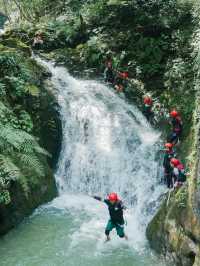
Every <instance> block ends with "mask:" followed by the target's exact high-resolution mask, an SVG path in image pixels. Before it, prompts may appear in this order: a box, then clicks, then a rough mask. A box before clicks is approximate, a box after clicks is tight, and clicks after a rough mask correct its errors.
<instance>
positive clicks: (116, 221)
mask: <svg viewBox="0 0 200 266" xmlns="http://www.w3.org/2000/svg"><path fill="white" fill-rule="evenodd" d="M93 198H94V199H96V200H99V201H103V202H105V203H106V204H107V206H108V210H109V214H110V219H109V221H108V223H107V226H106V229H105V235H106V241H109V240H110V236H109V235H110V232H111V231H112V230H113V229H114V228H115V229H116V231H117V235H118V236H119V237H120V238H125V239H126V240H128V237H127V236H126V235H125V232H124V224H125V222H124V216H123V210H125V209H126V207H125V206H124V205H123V202H122V201H121V200H120V199H119V197H118V195H117V194H116V193H110V194H109V195H108V198H106V199H104V200H102V198H101V197H97V196H94V197H93Z"/></svg>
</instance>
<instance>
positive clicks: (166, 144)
mask: <svg viewBox="0 0 200 266" xmlns="http://www.w3.org/2000/svg"><path fill="white" fill-rule="evenodd" d="M173 146H174V145H173V144H172V143H165V148H168V149H172V148H173Z"/></svg>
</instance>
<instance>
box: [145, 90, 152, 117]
mask: <svg viewBox="0 0 200 266" xmlns="http://www.w3.org/2000/svg"><path fill="white" fill-rule="evenodd" d="M143 102H144V111H143V113H144V115H145V116H146V118H147V120H150V119H151V118H152V116H153V112H152V106H153V100H152V98H151V97H150V96H149V95H146V96H145V97H144V101H143Z"/></svg>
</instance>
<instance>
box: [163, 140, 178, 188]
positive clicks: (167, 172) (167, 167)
mask: <svg viewBox="0 0 200 266" xmlns="http://www.w3.org/2000/svg"><path fill="white" fill-rule="evenodd" d="M174 157H175V153H174V150H173V144H172V143H166V144H165V155H164V160H163V168H164V176H165V183H166V184H167V187H168V188H172V187H173V181H172V172H173V168H172V167H171V164H170V160H171V159H172V158H174Z"/></svg>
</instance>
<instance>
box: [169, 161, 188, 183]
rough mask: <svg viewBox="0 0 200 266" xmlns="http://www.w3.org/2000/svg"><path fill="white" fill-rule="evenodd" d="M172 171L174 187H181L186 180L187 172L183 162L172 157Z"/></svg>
mask: <svg viewBox="0 0 200 266" xmlns="http://www.w3.org/2000/svg"><path fill="white" fill-rule="evenodd" d="M170 164H171V167H172V168H173V171H172V178H173V183H174V188H179V187H181V186H182V185H183V183H184V182H185V181H186V173H185V168H184V166H183V164H182V163H181V162H180V161H179V160H178V159H176V158H171V160H170Z"/></svg>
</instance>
